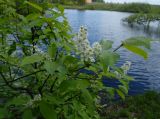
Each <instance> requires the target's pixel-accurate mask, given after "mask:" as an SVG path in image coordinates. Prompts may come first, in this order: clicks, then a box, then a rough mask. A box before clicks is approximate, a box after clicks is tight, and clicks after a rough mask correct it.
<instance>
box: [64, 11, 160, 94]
mask: <svg viewBox="0 0 160 119" xmlns="http://www.w3.org/2000/svg"><path fill="white" fill-rule="evenodd" d="M65 12H66V16H67V17H68V20H69V22H70V24H71V26H72V29H73V32H75V33H77V32H78V30H79V27H80V26H81V25H83V26H86V27H87V28H88V38H89V41H90V42H91V43H93V42H95V41H99V40H102V39H107V40H112V41H114V47H117V46H118V45H119V44H120V43H121V41H123V40H125V39H127V38H130V37H135V36H147V37H151V38H153V39H159V38H160V33H158V32H159V31H157V29H156V27H157V24H156V23H153V25H152V27H151V28H150V31H149V32H148V31H145V30H144V28H143V27H134V28H131V27H129V26H128V25H127V24H124V23H123V22H122V19H123V18H125V17H127V16H129V15H130V13H121V12H111V11H89V10H86V11H79V10H66V11H65ZM118 52H119V53H120V54H121V60H120V61H119V62H118V65H122V64H123V63H124V62H125V61H131V62H132V67H131V70H130V71H129V75H131V76H133V77H134V78H135V81H133V82H131V83H130V91H129V93H130V94H132V95H134V94H137V93H143V92H144V91H146V90H156V91H160V43H158V42H153V43H152V49H151V50H150V51H149V58H148V60H146V61H145V60H144V59H143V58H141V57H139V56H137V55H135V54H133V53H131V52H128V51H126V50H125V49H120V50H119V51H118ZM104 82H105V84H112V83H111V82H109V81H107V80H105V81H104ZM113 85H114V84H113Z"/></svg>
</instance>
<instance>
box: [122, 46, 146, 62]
mask: <svg viewBox="0 0 160 119" xmlns="http://www.w3.org/2000/svg"><path fill="white" fill-rule="evenodd" d="M123 47H125V48H126V49H128V50H129V51H131V52H133V53H135V54H137V55H140V56H142V57H143V58H144V59H147V58H148V54H147V52H145V51H144V50H143V49H142V48H139V47H136V46H131V45H124V46H123Z"/></svg>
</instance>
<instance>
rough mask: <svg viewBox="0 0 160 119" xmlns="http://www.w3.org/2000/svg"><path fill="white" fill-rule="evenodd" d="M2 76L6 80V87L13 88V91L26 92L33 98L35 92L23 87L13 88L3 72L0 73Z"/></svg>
mask: <svg viewBox="0 0 160 119" xmlns="http://www.w3.org/2000/svg"><path fill="white" fill-rule="evenodd" d="M0 75H1V77H2V78H3V80H4V82H5V83H6V85H7V86H8V87H9V88H11V89H13V90H15V91H20V92H21V91H25V92H26V93H28V94H29V95H30V96H31V98H33V92H32V90H30V89H28V88H23V87H14V86H12V85H11V84H10V83H9V82H8V81H7V79H6V78H5V76H4V75H3V73H2V72H0Z"/></svg>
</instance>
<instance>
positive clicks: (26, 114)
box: [22, 109, 33, 119]
mask: <svg viewBox="0 0 160 119" xmlns="http://www.w3.org/2000/svg"><path fill="white" fill-rule="evenodd" d="M22 119H33V116H32V111H31V110H30V109H27V110H25V111H24V113H23V115H22Z"/></svg>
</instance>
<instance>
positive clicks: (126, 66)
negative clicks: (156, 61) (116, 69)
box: [121, 61, 131, 74]
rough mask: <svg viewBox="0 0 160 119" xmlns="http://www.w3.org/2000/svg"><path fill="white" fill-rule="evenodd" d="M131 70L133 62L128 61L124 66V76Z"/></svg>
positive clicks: (122, 67)
mask: <svg viewBox="0 0 160 119" xmlns="http://www.w3.org/2000/svg"><path fill="white" fill-rule="evenodd" d="M130 68H131V62H129V61H126V62H125V63H124V64H123V65H122V66H121V69H122V70H123V72H124V74H127V72H128V70H130Z"/></svg>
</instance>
